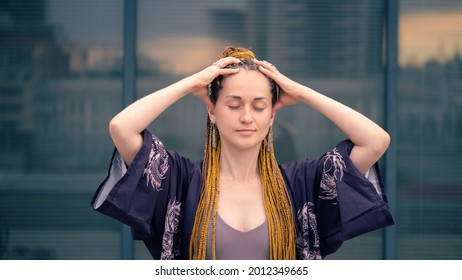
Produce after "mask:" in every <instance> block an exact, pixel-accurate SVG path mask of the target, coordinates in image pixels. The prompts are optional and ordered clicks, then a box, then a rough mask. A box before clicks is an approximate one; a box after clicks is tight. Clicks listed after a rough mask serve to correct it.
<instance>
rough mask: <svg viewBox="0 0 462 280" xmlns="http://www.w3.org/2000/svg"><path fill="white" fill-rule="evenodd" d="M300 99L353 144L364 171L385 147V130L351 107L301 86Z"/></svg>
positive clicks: (386, 135) (354, 155) (386, 136)
mask: <svg viewBox="0 0 462 280" xmlns="http://www.w3.org/2000/svg"><path fill="white" fill-rule="evenodd" d="M300 96H301V101H302V102H303V103H305V104H306V105H308V106H310V107H311V108H313V109H315V110H316V111H318V112H320V113H321V114H323V115H324V116H326V117H327V118H328V119H330V120H331V121H332V122H333V123H334V124H335V125H336V126H337V127H338V128H339V129H340V130H342V132H343V133H345V135H346V136H347V137H348V138H349V139H350V140H351V141H352V142H353V143H354V144H355V146H356V147H355V151H354V154H352V156H353V157H358V160H357V167H358V169H360V170H361V171H363V172H365V171H366V170H367V169H368V168H370V166H372V164H373V163H374V162H375V161H377V160H378V159H379V158H380V157H381V156H382V154H383V153H384V152H385V151H386V149H387V148H388V145H389V142H390V137H389V135H388V133H387V132H386V131H385V130H383V129H382V128H381V127H380V126H378V125H377V124H376V123H375V122H373V121H372V120H370V119H369V118H367V117H365V116H364V115H362V114H361V113H359V112H357V111H355V110H353V109H352V108H350V107H348V106H346V105H344V104H342V103H340V102H338V101H336V100H334V99H332V98H330V97H327V96H325V95H323V94H321V93H318V92H316V91H315V90H313V89H310V88H308V87H302V93H301V95H300Z"/></svg>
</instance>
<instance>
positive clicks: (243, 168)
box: [220, 147, 260, 181]
mask: <svg viewBox="0 0 462 280" xmlns="http://www.w3.org/2000/svg"><path fill="white" fill-rule="evenodd" d="M259 152H260V147H257V148H255V149H252V150H246V151H236V150H231V149H226V148H225V149H224V148H223V147H222V149H221V155H220V177H221V178H223V179H228V180H240V181H241V180H242V181H246V180H252V179H255V178H257V177H258V178H259V177H260V172H259V169H258V154H259Z"/></svg>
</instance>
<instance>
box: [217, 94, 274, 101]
mask: <svg viewBox="0 0 462 280" xmlns="http://www.w3.org/2000/svg"><path fill="white" fill-rule="evenodd" d="M225 98H232V99H239V100H242V97H240V96H238V95H228V96H226V97H225ZM265 99H266V100H269V98H267V97H264V96H262V97H255V98H254V99H253V101H259V100H265Z"/></svg>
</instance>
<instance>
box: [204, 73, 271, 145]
mask: <svg viewBox="0 0 462 280" xmlns="http://www.w3.org/2000/svg"><path fill="white" fill-rule="evenodd" d="M209 115H210V119H211V121H212V122H214V123H216V125H217V127H218V130H219V131H220V140H221V144H222V147H233V148H237V149H241V150H246V149H252V148H259V147H260V144H261V141H263V139H264V138H265V137H266V135H267V134H268V130H269V127H270V126H271V125H272V124H273V120H274V113H273V108H272V104H271V86H270V82H269V80H268V78H267V77H266V76H264V75H263V74H262V73H260V72H259V71H255V70H246V69H242V68H241V70H240V71H239V72H238V73H237V74H233V75H230V76H228V77H226V78H225V79H224V80H223V88H222V89H221V91H220V92H219V93H218V99H217V102H216V103H215V105H213V106H212V107H210V108H209Z"/></svg>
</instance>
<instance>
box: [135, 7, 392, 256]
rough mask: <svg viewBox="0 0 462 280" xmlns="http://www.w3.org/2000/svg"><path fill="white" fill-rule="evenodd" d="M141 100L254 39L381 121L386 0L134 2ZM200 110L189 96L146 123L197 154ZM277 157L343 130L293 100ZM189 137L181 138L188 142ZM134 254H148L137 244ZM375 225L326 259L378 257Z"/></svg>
mask: <svg viewBox="0 0 462 280" xmlns="http://www.w3.org/2000/svg"><path fill="white" fill-rule="evenodd" d="M138 16H139V18H138V38H139V39H138V61H137V63H138V80H137V94H138V98H139V97H141V96H144V95H146V94H148V93H151V92H153V91H156V90H157V89H160V88H162V87H164V86H166V85H168V84H170V83H172V82H174V81H177V80H179V79H181V78H182V77H184V76H186V75H189V74H192V73H194V72H195V71H199V70H200V69H202V68H203V67H205V66H207V65H210V64H211V63H212V62H213V61H215V60H216V55H217V54H218V53H220V52H221V51H222V50H223V49H224V47H225V46H227V45H243V46H247V47H251V48H252V49H253V50H254V51H255V53H256V55H257V57H258V58H260V59H265V60H268V61H271V62H272V63H274V64H275V65H276V66H277V67H278V69H280V70H281V71H282V72H284V73H286V74H287V75H289V76H290V77H292V78H294V79H296V80H297V81H299V82H301V83H303V84H305V85H308V86H310V87H313V88H314V89H317V90H319V91H321V92H323V93H326V94H327V95H328V96H331V97H333V98H334V99H337V100H339V101H341V102H343V103H345V104H347V105H348V106H351V107H353V108H355V109H357V110H359V111H360V112H362V113H363V114H365V115H367V116H368V117H370V118H372V119H373V120H375V121H376V122H378V123H382V120H383V114H384V112H383V100H384V96H383V94H384V91H383V65H382V53H383V50H382V45H383V42H382V38H383V16H384V4H383V1H367V0H361V1H334V0H329V1H326V0H322V1H321V0H311V1H296V0H291V1H262V0H248V1H245V0H240V1H227V2H226V3H225V2H222V1H208V0H199V1H194V3H191V2H190V1H186V0H171V1H162V2H159V1H157V2H155V1H147V0H144V1H143V0H140V1H138ZM205 120H206V111H205V110H204V105H203V104H202V103H201V102H200V101H199V100H197V99H195V98H194V97H192V96H188V97H186V98H184V99H182V100H181V101H179V102H177V103H175V104H174V105H173V106H171V107H170V108H169V109H168V110H166V111H165V112H164V113H163V114H162V115H161V116H160V117H159V118H158V119H157V121H156V126H155V128H154V127H150V130H151V131H155V133H156V135H157V136H158V137H159V138H160V139H161V140H162V141H163V143H164V144H165V145H166V146H167V148H169V149H174V150H177V151H179V152H180V153H182V154H183V155H186V156H188V157H190V158H192V159H200V158H202V152H203V141H204V128H205ZM274 135H275V136H274V137H275V146H276V150H277V151H278V152H277V157H278V160H279V162H281V163H283V162H288V161H293V160H295V159H303V158H306V157H308V156H318V155H321V154H323V153H324V152H326V151H327V150H330V149H331V148H332V147H333V146H335V144H337V143H338V142H339V141H341V140H343V139H344V138H345V136H344V135H343V134H342V133H341V132H340V131H339V129H338V128H336V127H335V126H334V125H332V124H331V123H330V121H328V120H327V119H326V118H325V117H323V116H322V115H320V114H319V113H317V112H314V111H313V110H311V109H309V108H306V106H303V105H298V106H294V107H291V108H289V109H283V110H281V111H280V112H278V116H277V120H276V123H275V126H274ZM185 139H187V140H185ZM135 248H136V249H135V256H136V258H146V257H148V258H149V256H148V255H147V254H146V252H145V250H146V249H144V247H143V246H135ZM381 248H382V236H381V234H380V231H378V232H374V233H370V234H368V235H365V236H362V237H359V238H356V239H355V240H354V241H350V242H347V243H346V244H345V245H344V247H343V248H342V249H341V250H340V251H339V252H338V253H336V254H334V255H333V256H332V257H330V258H342V259H352V258H359V259H379V258H381V256H382V251H381V250H382V249H381Z"/></svg>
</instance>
